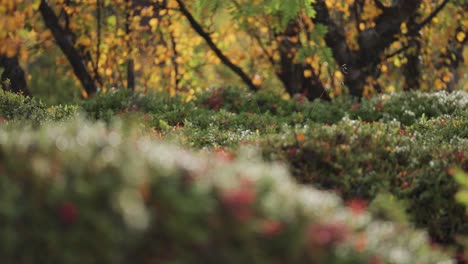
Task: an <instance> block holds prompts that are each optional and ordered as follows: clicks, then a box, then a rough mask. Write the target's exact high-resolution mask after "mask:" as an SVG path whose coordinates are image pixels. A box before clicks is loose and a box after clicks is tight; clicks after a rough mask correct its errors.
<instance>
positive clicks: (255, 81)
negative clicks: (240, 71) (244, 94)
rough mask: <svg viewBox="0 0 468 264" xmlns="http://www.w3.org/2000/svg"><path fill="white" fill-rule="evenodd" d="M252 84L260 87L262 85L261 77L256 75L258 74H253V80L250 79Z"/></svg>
mask: <svg viewBox="0 0 468 264" xmlns="http://www.w3.org/2000/svg"><path fill="white" fill-rule="evenodd" d="M252 83H253V84H254V85H255V86H260V85H262V83H263V80H262V77H260V75H258V74H255V76H254V77H253V79H252Z"/></svg>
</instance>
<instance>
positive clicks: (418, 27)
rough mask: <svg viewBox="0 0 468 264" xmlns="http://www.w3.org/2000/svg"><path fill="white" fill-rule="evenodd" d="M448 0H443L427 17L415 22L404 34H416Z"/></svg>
mask: <svg viewBox="0 0 468 264" xmlns="http://www.w3.org/2000/svg"><path fill="white" fill-rule="evenodd" d="M449 1H450V0H444V2H442V4H440V5H439V6H438V7H437V8H436V9H435V10H434V11H433V12H432V13H431V14H430V15H429V16H428V17H426V18H425V19H424V20H423V21H422V22H421V23H419V24H417V25H416V26H415V27H414V28H412V29H411V30H410V31H409V32H408V33H407V34H406V35H414V34H417V33H418V32H419V30H421V29H422V28H423V27H424V26H425V25H426V24H427V23H429V22H431V20H432V19H433V18H434V17H435V16H437V14H439V12H440V11H442V9H444V7H445V5H447V3H448V2H449Z"/></svg>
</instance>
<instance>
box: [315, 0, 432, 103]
mask: <svg viewBox="0 0 468 264" xmlns="http://www.w3.org/2000/svg"><path fill="white" fill-rule="evenodd" d="M375 2H376V3H378V8H380V9H381V10H382V14H381V15H379V16H378V17H377V18H376V19H375V27H373V28H369V29H366V30H364V31H362V32H360V33H359V36H358V43H359V50H357V51H352V50H351V49H350V48H349V47H348V45H347V44H346V36H345V32H344V27H343V26H340V25H337V24H336V23H335V21H333V19H332V18H331V16H330V14H329V11H328V8H327V7H326V5H325V2H324V0H317V2H316V4H315V5H314V8H315V10H316V11H317V16H316V17H315V18H314V19H313V20H314V22H315V23H321V24H324V25H326V26H327V27H328V32H327V34H326V35H325V42H326V43H327V45H328V46H329V47H330V48H331V49H332V51H333V56H334V58H335V61H336V62H337V63H338V64H339V65H340V66H343V67H346V68H347V73H346V74H345V84H346V86H348V88H349V92H350V94H352V95H355V96H362V91H363V87H364V84H365V82H366V79H367V78H368V77H369V76H375V75H376V70H377V66H378V65H379V63H380V57H381V55H382V54H383V53H384V52H385V49H387V48H388V47H389V46H390V45H391V44H392V42H393V41H394V40H395V38H396V35H397V34H398V33H400V25H401V23H402V22H404V21H405V20H407V19H408V18H410V17H411V16H413V15H414V14H415V13H416V11H417V10H418V7H419V5H420V4H421V0H405V1H399V0H394V1H393V4H392V6H390V7H386V6H384V5H383V4H381V3H380V2H379V1H378V0H375ZM423 23H425V22H423ZM421 24H422V23H421ZM418 26H420V25H418Z"/></svg>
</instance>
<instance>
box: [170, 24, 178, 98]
mask: <svg viewBox="0 0 468 264" xmlns="http://www.w3.org/2000/svg"><path fill="white" fill-rule="evenodd" d="M169 23H171V22H169ZM169 38H170V41H171V48H172V56H171V58H172V65H173V67H174V85H175V87H174V88H175V90H177V88H178V87H179V82H180V78H179V64H178V63H177V57H178V56H179V53H178V52H177V42H176V39H175V36H174V32H170V33H169Z"/></svg>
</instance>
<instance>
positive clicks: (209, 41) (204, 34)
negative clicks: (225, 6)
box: [176, 0, 259, 91]
mask: <svg viewBox="0 0 468 264" xmlns="http://www.w3.org/2000/svg"><path fill="white" fill-rule="evenodd" d="M176 1H177V3H178V4H179V11H180V12H181V13H182V15H184V16H185V18H187V20H188V21H189V23H190V25H191V26H192V28H193V29H194V30H195V31H196V32H197V33H198V35H199V36H200V37H202V38H203V39H204V40H205V42H206V44H207V45H208V47H210V49H211V50H212V51H213V52H214V53H215V54H216V56H217V57H218V58H219V59H220V60H221V62H222V63H223V64H224V65H226V66H227V67H228V68H229V69H231V70H232V71H233V72H234V73H235V74H236V75H237V76H239V77H240V78H241V79H242V81H243V82H244V83H245V84H246V85H247V86H248V87H249V89H251V90H253V91H257V90H259V87H258V86H256V85H254V84H253V82H252V80H251V79H250V78H249V76H248V75H247V74H246V73H245V72H244V71H243V70H242V69H241V68H240V67H239V66H237V65H235V64H234V63H233V62H232V61H231V60H230V59H229V58H228V57H227V56H226V55H224V53H223V52H222V51H221V50H220V49H219V48H218V46H217V45H216V44H215V43H214V41H213V39H212V38H211V36H210V35H209V34H208V33H207V32H206V31H205V30H204V29H203V27H202V26H201V24H200V23H199V22H198V21H197V20H196V19H195V18H194V17H193V15H192V13H190V11H189V10H188V9H187V7H186V6H185V4H184V3H183V1H182V0H176Z"/></svg>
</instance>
